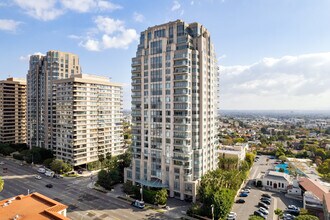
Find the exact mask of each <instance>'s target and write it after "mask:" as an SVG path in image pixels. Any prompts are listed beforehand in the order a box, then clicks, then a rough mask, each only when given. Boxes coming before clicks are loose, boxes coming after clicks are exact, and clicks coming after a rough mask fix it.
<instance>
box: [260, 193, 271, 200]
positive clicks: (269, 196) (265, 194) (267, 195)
mask: <svg viewBox="0 0 330 220" xmlns="http://www.w3.org/2000/svg"><path fill="white" fill-rule="evenodd" d="M261 196H262V197H266V198H269V199H270V198H272V196H271V195H269V194H267V193H264V194H262V195H261Z"/></svg>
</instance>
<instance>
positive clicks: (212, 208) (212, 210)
mask: <svg viewBox="0 0 330 220" xmlns="http://www.w3.org/2000/svg"><path fill="white" fill-rule="evenodd" d="M211 212H212V220H214V205H213V204H212V205H211Z"/></svg>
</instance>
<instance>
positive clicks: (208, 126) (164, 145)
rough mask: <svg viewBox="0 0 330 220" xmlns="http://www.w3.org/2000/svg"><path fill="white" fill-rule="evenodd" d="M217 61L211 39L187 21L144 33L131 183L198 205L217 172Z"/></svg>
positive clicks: (135, 81)
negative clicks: (208, 177) (206, 178)
mask: <svg viewBox="0 0 330 220" xmlns="http://www.w3.org/2000/svg"><path fill="white" fill-rule="evenodd" d="M217 72H218V71H217V59H216V55H215V52H214V47H213V45H212V43H211V37H210V33H209V32H208V31H207V30H206V28H205V27H204V26H202V25H201V24H199V23H191V24H187V23H185V22H183V21H181V20H177V21H175V22H169V23H166V24H162V25H157V26H154V27H150V28H148V29H147V30H145V31H143V32H142V33H141V36H140V43H139V45H138V49H137V52H136V57H134V58H133V59H132V124H133V125H132V149H133V159H132V164H131V167H129V168H127V169H126V170H125V181H127V180H129V181H132V182H133V184H140V185H143V186H148V187H164V188H167V189H169V191H170V196H171V197H178V198H180V199H182V200H183V199H192V200H195V199H196V194H197V188H198V184H199V181H200V179H201V177H202V176H203V175H204V174H205V173H206V172H207V171H209V170H212V169H214V168H215V167H216V164H215V161H216V160H215V149H216V147H217V143H218V139H217V130H216V117H217V102H218V101H217V84H218V74H217Z"/></svg>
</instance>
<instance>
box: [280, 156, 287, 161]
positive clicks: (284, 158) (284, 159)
mask: <svg viewBox="0 0 330 220" xmlns="http://www.w3.org/2000/svg"><path fill="white" fill-rule="evenodd" d="M278 159H280V160H281V161H286V160H287V158H286V156H284V155H281V156H279V157H278Z"/></svg>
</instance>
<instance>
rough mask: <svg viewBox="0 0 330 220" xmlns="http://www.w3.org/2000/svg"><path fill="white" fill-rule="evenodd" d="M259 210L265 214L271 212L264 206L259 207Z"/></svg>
mask: <svg viewBox="0 0 330 220" xmlns="http://www.w3.org/2000/svg"><path fill="white" fill-rule="evenodd" d="M259 211H260V212H262V213H263V214H264V215H268V214H269V212H268V210H267V209H265V208H264V207H260V208H259Z"/></svg>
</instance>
